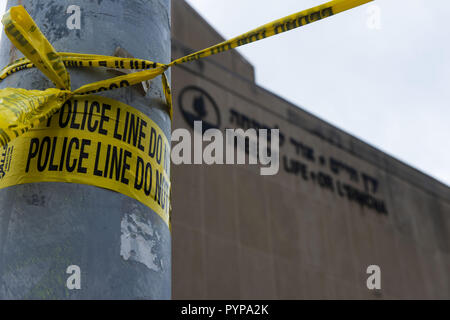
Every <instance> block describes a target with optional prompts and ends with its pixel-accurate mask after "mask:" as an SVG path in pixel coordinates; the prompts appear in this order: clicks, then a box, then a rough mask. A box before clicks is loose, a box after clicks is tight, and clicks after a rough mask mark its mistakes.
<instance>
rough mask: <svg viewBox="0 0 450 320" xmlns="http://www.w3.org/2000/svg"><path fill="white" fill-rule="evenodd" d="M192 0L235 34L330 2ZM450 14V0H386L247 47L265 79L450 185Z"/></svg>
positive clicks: (313, 110)
mask: <svg viewBox="0 0 450 320" xmlns="http://www.w3.org/2000/svg"><path fill="white" fill-rule="evenodd" d="M188 2H189V3H190V4H191V5H192V6H193V7H194V8H195V9H196V10H197V11H198V12H199V13H200V14H201V15H202V16H203V17H204V18H205V19H206V20H207V21H208V22H209V23H211V25H212V26H213V27H214V28H215V29H216V30H217V31H218V32H219V33H221V34H222V35H223V36H224V37H226V38H230V37H233V36H236V35H238V34H241V33H243V32H246V31H248V30H250V29H253V28H255V27H257V26H259V25H261V24H264V23H266V22H270V21H272V20H275V19H278V18H281V17H283V16H286V15H289V14H291V13H294V12H298V11H301V10H303V9H307V8H310V7H313V6H315V5H318V4H321V3H323V2H326V1H324V0H302V1H300V0H278V1H273V0H258V1H256V0H226V1H225V0H223V1H222V0H214V1H213V0H188ZM373 5H376V6H377V7H378V8H379V9H380V27H381V29H379V30H377V29H371V28H369V27H368V23H367V22H368V21H367V20H368V19H369V17H373V15H372V14H370V13H372V12H374V11H375V9H373V8H371V9H369V7H371V6H373ZM449 17H450V1H448V0H434V1H429V0H428V1H427V0H395V1H393V0H377V1H374V2H371V3H369V4H366V5H364V6H362V7H359V8H356V9H353V10H351V11H348V12H345V13H342V14H339V15H337V16H334V17H332V18H330V19H327V20H324V21H320V22H317V23H314V24H311V25H308V26H306V27H303V28H300V29H296V30H292V31H290V32H287V33H285V34H282V35H279V36H276V37H273V38H269V39H266V40H264V41H260V42H257V43H253V44H251V45H248V46H245V47H241V48H239V49H238V51H239V52H240V53H242V54H243V55H244V56H245V57H246V58H247V59H248V60H249V61H250V62H251V63H252V64H253V65H254V66H255V68H256V77H257V78H256V79H257V82H258V84H259V85H261V86H263V87H265V88H266V89H269V90H270V91H273V92H274V93H276V94H278V95H280V96H282V97H283V98H285V99H287V100H289V101H291V102H293V103H295V104H298V105H300V106H302V107H303V108H304V109H306V110H308V111H309V112H311V113H313V114H315V115H317V116H319V117H321V118H323V119H325V120H326V121H328V122H330V123H332V124H334V125H336V126H338V127H340V128H342V129H344V130H345V131H347V132H349V133H351V134H353V135H355V136H357V137H359V138H360V139H362V140H364V141H366V142H368V143H370V144H372V145H374V146H376V147H377V148H379V149H381V150H383V151H385V152H387V153H388V154H390V155H392V156H394V157H396V158H398V159H400V160H402V161H404V162H406V163H407V164H409V165H411V166H414V167H416V168H418V169H419V170H422V171H424V172H425V173H427V174H429V175H431V176H433V177H435V178H437V179H438V180H440V181H442V182H444V183H446V184H447V185H450V103H449V101H450V18H449ZM370 21H372V22H373V21H375V20H374V19H373V18H372V20H370ZM370 25H371V26H373V25H374V24H373V23H372V24H370ZM274 57H275V58H274ZM268 61H270V64H269V63H268ZM274 107H275V106H274Z"/></svg>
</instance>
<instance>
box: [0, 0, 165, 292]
mask: <svg viewBox="0 0 450 320" xmlns="http://www.w3.org/2000/svg"><path fill="white" fill-rule="evenodd" d="M20 4H21V5H23V6H24V7H25V9H27V11H28V12H29V13H30V15H31V16H32V17H33V19H34V20H35V21H36V23H37V25H38V26H39V28H40V29H41V30H42V32H43V33H44V34H45V36H46V37H47V39H49V41H50V42H51V43H52V44H53V46H54V47H55V49H56V50H57V51H60V52H77V53H91V54H102V55H114V53H115V52H116V49H117V48H119V47H120V48H122V49H124V50H125V51H126V52H128V53H130V54H131V55H133V56H134V57H136V58H143V59H148V60H152V61H157V62H161V63H169V62H170V56H171V54H170V37H171V34H170V0H145V1H144V0H98V1H80V0H59V1H33V0H8V3H7V9H8V8H10V7H11V6H15V5H20ZM71 5H75V6H79V8H80V9H81V11H80V14H81V24H80V29H77V28H75V29H71V28H69V27H68V25H67V20H68V19H69V18H70V17H71V14H72V13H67V9H68V7H69V6H71ZM20 57H22V55H21V54H20V52H19V51H18V50H16V49H15V48H14V47H13V46H12V44H11V43H10V41H9V39H8V38H7V37H6V36H5V35H3V37H2V42H1V46H0V67H3V66H5V65H7V64H8V63H10V62H11V61H13V60H15V59H17V58H20ZM69 71H70V73H71V77H72V88H73V89H75V88H78V87H80V86H81V85H83V84H86V83H90V82H94V81H98V80H102V79H105V78H110V77H112V76H114V74H111V72H109V71H107V70H102V69H83V70H82V69H69ZM6 87H13V88H14V87H16V88H25V89H38V90H44V89H46V88H50V87H54V86H53V85H52V83H51V81H50V80H48V79H47V78H46V77H45V76H43V75H42V73H41V72H40V71H39V70H37V69H30V70H23V71H20V72H18V73H15V74H13V75H11V76H10V77H8V78H7V79H6V80H4V81H3V82H2V83H1V84H0V89H3V88H6ZM141 89H142V88H141ZM102 95H104V96H106V97H110V98H113V99H116V100H119V101H121V102H123V103H126V104H128V105H131V106H133V107H134V108H136V109H138V110H139V111H141V112H143V113H144V114H146V115H147V116H149V117H150V118H151V119H152V120H153V121H154V122H155V123H156V124H157V125H158V126H159V127H160V128H161V129H162V130H163V131H164V133H165V134H166V136H167V137H168V139H169V141H170V131H171V122H170V118H169V116H168V114H167V111H166V109H165V104H164V94H163V91H162V87H161V84H160V81H158V80H156V81H153V82H152V83H151V85H150V88H149V89H148V92H147V93H146V95H144V94H143V92H142V90H140V88H139V87H138V86H135V87H132V88H123V89H119V90H115V91H108V92H104V93H102ZM69 266H78V267H79V268H80V270H81V277H80V284H81V288H80V289H76V288H75V289H69V288H68V287H67V283H66V282H67V279H68V278H69V277H71V276H72V275H75V276H76V269H77V267H72V268H69ZM74 270H75V271H74ZM67 272H69V273H67ZM69 287H70V286H69ZM170 297H171V235H170V231H169V228H168V227H167V225H166V224H165V223H164V222H163V220H162V219H161V218H160V217H159V216H158V215H157V214H156V213H155V212H153V211H152V210H151V209H149V208H148V207H146V206H145V205H143V204H141V203H140V202H138V201H137V200H134V199H132V198H129V197H127V196H125V195H122V194H119V193H116V192H113V191H109V190H106V189H102V188H98V187H94V186H89V185H82V184H73V183H54V182H53V183H32V184H24V185H18V186H13V187H9V188H6V189H2V190H0V299H170Z"/></svg>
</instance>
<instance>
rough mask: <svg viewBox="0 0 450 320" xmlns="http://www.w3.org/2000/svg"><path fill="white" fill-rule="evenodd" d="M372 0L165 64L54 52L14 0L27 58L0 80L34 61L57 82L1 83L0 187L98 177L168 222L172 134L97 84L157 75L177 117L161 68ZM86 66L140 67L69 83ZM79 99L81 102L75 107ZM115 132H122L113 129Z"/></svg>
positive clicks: (12, 34)
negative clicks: (31, 86)
mask: <svg viewBox="0 0 450 320" xmlns="http://www.w3.org/2000/svg"><path fill="white" fill-rule="evenodd" d="M370 1H373V0H333V1H330V2H327V3H325V4H322V5H319V6H316V7H314V8H311V9H308V10H304V11H301V12H299V13H296V14H293V15H290V16H287V17H285V18H282V19H279V20H276V21H273V22H271V23H268V24H266V25H264V26H262V27H259V28H257V29H254V30H252V31H250V32H247V33H245V34H243V35H240V36H238V37H235V38H233V39H230V40H228V41H224V42H222V43H219V44H217V45H215V46H213V47H210V48H207V49H204V50H201V51H198V52H196V53H193V54H190V55H187V56H185V57H182V58H180V59H176V60H174V61H172V62H171V63H169V64H161V63H156V62H153V61H148V60H142V59H134V58H119V57H110V56H102V55H93V54H81V53H63V52H56V51H55V49H54V48H53V46H52V45H51V44H50V43H49V42H48V40H47V39H46V38H45V36H44V35H43V34H42V32H41V31H40V30H39V28H38V26H37V25H36V23H35V22H34V21H33V19H32V18H31V17H30V15H29V14H28V12H27V11H26V10H25V8H24V7H22V6H16V7H12V8H11V9H10V10H9V11H8V12H7V13H6V14H5V15H4V17H3V19H2V22H3V24H4V26H5V33H6V35H7V36H8V38H9V39H10V40H11V41H12V43H13V44H14V45H15V46H16V47H17V48H18V49H19V50H20V51H21V52H22V53H23V54H24V56H25V58H22V59H19V60H16V61H14V62H12V63H11V64H9V65H8V66H6V67H5V68H4V69H3V71H1V72H0V81H2V80H4V79H5V78H6V77H8V76H9V75H11V74H13V73H15V72H18V71H21V70H24V69H28V68H34V67H36V68H38V69H39V70H40V71H41V72H42V73H43V74H45V75H46V76H47V77H48V78H49V79H51V80H52V81H53V83H54V84H55V86H56V87H57V88H52V89H47V90H44V91H39V90H25V89H14V88H6V89H3V90H0V147H3V148H2V149H0V151H2V153H1V154H0V189H1V188H5V187H8V186H12V185H17V184H22V183H30V182H39V181H62V182H76V183H83V184H90V185H95V186H99V187H103V188H107V189H110V190H114V191H117V192H120V193H123V194H125V195H128V196H130V197H132V198H135V199H137V200H139V201H141V202H143V203H144V204H146V205H147V206H149V207H150V208H152V209H153V210H154V211H155V212H157V213H158V214H159V215H160V216H161V217H162V218H163V220H164V221H165V222H166V223H167V224H169V210H170V203H169V198H170V173H169V167H170V165H169V164H170V144H169V141H168V140H167V137H165V135H164V134H163V133H162V131H161V129H160V128H159V127H158V126H157V125H156V124H155V123H154V122H153V121H152V120H151V119H149V118H148V117H146V116H145V115H143V114H142V113H139V112H138V111H136V110H134V109H133V108H132V107H130V106H127V105H125V104H123V103H120V102H117V101H114V100H111V99H106V98H102V97H98V96H91V94H94V93H98V92H103V91H107V90H113V89H117V88H122V87H128V86H132V85H136V84H139V83H141V82H143V81H147V80H151V79H153V78H156V77H158V76H161V81H162V87H163V90H164V96H165V98H166V103H167V107H168V111H169V115H170V118H171V119H172V115H173V108H172V96H171V89H170V86H169V81H168V79H167V77H166V75H165V71H166V70H167V69H169V68H170V67H172V66H175V65H179V64H182V63H186V62H189V61H194V60H198V59H202V58H205V57H208V56H211V55H214V54H217V53H221V52H225V51H228V50H231V49H234V48H236V47H239V46H243V45H246V44H249V43H252V42H255V41H259V40H262V39H265V38H268V37H271V36H274V35H277V34H280V33H283V32H287V31H289V30H292V29H295V28H298V27H301V26H304V25H307V24H310V23H313V22H315V21H319V20H321V19H325V18H328V17H330V16H333V15H335V14H338V13H340V12H343V11H346V10H349V9H352V8H354V7H357V6H359V5H362V4H365V3H368V2H370ZM84 67H106V68H113V69H114V68H115V69H135V70H142V71H139V72H134V73H131V74H126V75H123V76H118V77H114V78H111V79H107V80H103V81H98V82H94V83H90V84H87V85H84V86H82V87H80V88H78V89H76V90H74V91H72V90H71V86H70V75H69V73H68V71H67V69H66V68H84ZM82 106H84V108H85V109H84V111H83V112H79V111H77V110H81V108H83V107H82ZM71 108H74V109H71ZM77 108H79V109H77ZM70 110H72V111H70ZM73 110H75V111H73ZM56 113H58V114H59V116H58V117H57V116H55V114H56ZM103 113H104V114H103ZM125 115H126V116H125ZM124 116H125V117H126V118H123V117H124ZM57 118H59V120H57ZM64 119H65V120H64ZM94 119H95V120H94ZM106 119H107V120H106ZM78 121H80V122H78ZM69 122H70V125H69ZM115 126H117V127H115ZM91 129H92V130H91ZM116 130H118V131H116ZM116 132H121V133H117V136H116ZM111 134H112V135H111ZM119 137H122V138H119ZM155 139H157V140H155ZM155 141H156V142H155ZM130 143H131V144H130ZM155 146H156V147H155ZM152 148H154V149H152ZM155 148H156V149H155ZM158 148H159V149H158ZM154 150H159V151H154ZM154 152H156V156H155V153H154ZM158 152H159V153H158ZM155 157H156V158H155Z"/></svg>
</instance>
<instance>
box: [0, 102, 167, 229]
mask: <svg viewBox="0 0 450 320" xmlns="http://www.w3.org/2000/svg"><path fill="white" fill-rule="evenodd" d="M58 181H60V182H73V183H81V184H88V185H94V186H98V187H102V188H105V189H109V190H113V191H116V192H119V193H122V194H124V195H127V196H129V197H132V198H134V199H136V200H138V201H140V202H142V203H143V204H145V205H147V206H148V207H150V208H151V209H152V210H153V211H155V212H156V213H157V214H158V215H159V216H161V218H162V219H163V220H164V222H165V223H167V225H169V208H170V204H169V192H170V142H169V139H168V138H167V137H166V135H165V134H164V133H163V131H162V130H161V129H160V128H159V127H158V126H157V125H156V123H155V122H153V121H152V120H151V119H150V118H149V117H147V116H146V115H144V114H143V113H141V112H139V111H137V110H136V109H134V108H133V107H131V106H128V105H126V104H123V103H121V102H118V101H116V100H113V99H109V98H104V97H100V96H92V95H86V96H77V97H73V98H71V99H70V100H68V101H66V102H65V103H63V105H62V107H61V108H60V109H59V110H58V111H57V112H56V113H55V114H54V115H53V116H51V117H50V118H48V119H47V120H46V121H43V122H41V124H40V125H38V126H36V127H34V128H33V129H32V130H30V131H29V132H27V133H25V134H23V135H21V136H20V137H18V138H17V139H14V140H13V141H11V142H10V143H8V144H7V145H5V146H4V147H1V148H0V188H6V187H9V186H14V185H19V184H24V183H32V182H58Z"/></svg>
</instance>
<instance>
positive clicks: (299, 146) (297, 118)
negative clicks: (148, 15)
mask: <svg viewBox="0 0 450 320" xmlns="http://www.w3.org/2000/svg"><path fill="white" fill-rule="evenodd" d="M172 10H173V13H172V15H173V17H172V23H173V26H172V28H173V31H172V32H173V42H172V49H173V50H172V51H173V57H174V58H176V57H180V56H182V55H185V54H187V53H190V52H192V51H193V50H194V49H202V48H205V47H207V46H209V45H212V44H214V43H217V42H219V41H222V40H223V39H222V38H221V37H220V35H218V34H217V33H216V32H215V31H214V30H213V29H212V28H211V27H210V26H209V25H208V24H207V23H206V22H205V21H204V20H203V19H202V18H201V17H200V16H199V15H198V14H197V13H196V12H195V11H194V10H193V9H192V8H190V7H189V6H188V5H187V4H186V3H185V2H184V1H182V0H174V1H173V4H172ZM274 81H276V79H274ZM172 82H173V92H174V109H175V110H174V111H175V112H174V113H175V117H174V129H175V128H188V129H189V130H191V132H192V127H191V125H192V120H193V119H198V120H203V121H204V122H205V123H209V124H210V125H212V126H216V127H219V128H220V129H222V130H224V129H225V128H243V129H248V128H279V129H280V133H281V137H282V139H281V140H282V145H281V148H280V171H279V173H278V174H277V175H275V176H265V177H264V176H261V175H259V166H248V165H232V166H230V165H212V166H207V165H179V166H176V165H173V167H172V177H173V178H172V181H173V184H172V192H173V194H172V201H173V212H172V226H173V230H172V235H173V298H174V299H185V298H186V299H234V298H237V299H303V298H306V299H311V298H320V299H322V298H337V299H340V298H357V299H366V298H368V299H380V298H381V299H396V298H447V299H449V298H450V189H449V188H448V187H447V186H445V185H443V184H441V183H440V182H438V181H436V180H434V179H432V178H430V177H428V176H426V175H424V174H423V173H421V172H419V171H417V170H415V169H413V168H411V167H409V166H407V165H405V164H403V163H401V162H399V161H397V160H396V159H394V158H392V157H390V156H389V155H387V154H385V153H383V152H381V151H379V150H377V149H375V148H373V147H371V146H369V145H368V144H366V143H364V142H362V141H360V140H358V139H356V138H355V137H352V136H351V135H349V134H347V133H345V132H343V131H341V130H339V129H337V128H335V127H333V126H331V125H330V124H328V123H326V122H324V121H322V120H320V119H318V118H316V117H314V116H312V115H311V114H309V113H307V112H305V111H303V110H302V109H301V108H298V107H297V106H294V105H292V104H290V103H289V102H287V101H285V100H283V99H281V98H279V97H277V96H276V95H274V94H272V93H270V92H268V91H266V90H264V89H262V88H260V87H258V86H257V85H256V84H255V83H254V70H253V67H252V66H251V64H250V63H248V62H247V61H246V60H245V59H244V58H243V57H242V56H240V55H239V53H238V52H236V51H233V52H229V53H224V54H221V55H218V56H215V57H213V58H208V59H205V60H202V61H201V62H193V63H190V64H188V65H185V66H181V67H177V68H174V69H173V71H172ZM196 105H197V106H200V107H202V108H203V110H204V111H205V113H204V114H202V113H201V112H200V113H199V112H198V108H197V109H195V106H196ZM214 105H216V107H217V110H216V108H214ZM200 109H201V108H200ZM358 199H359V200H358ZM368 199H369V200H368ZM374 203H376V205H374ZM368 204H369V205H368ZM369 265H379V266H380V268H381V281H382V289H381V290H379V291H370V290H368V289H367V287H366V279H367V277H368V275H367V274H366V269H367V267H368V266H369Z"/></svg>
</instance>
